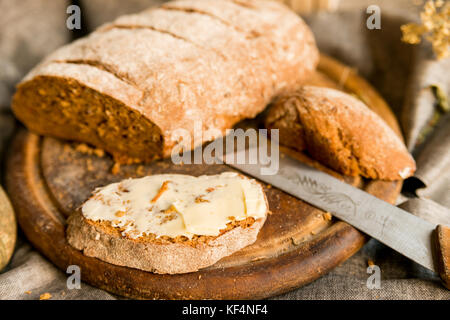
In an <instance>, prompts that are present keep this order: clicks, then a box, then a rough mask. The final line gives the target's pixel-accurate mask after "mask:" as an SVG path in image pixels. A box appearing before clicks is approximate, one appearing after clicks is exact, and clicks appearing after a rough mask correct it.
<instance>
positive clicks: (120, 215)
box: [114, 211, 125, 218]
mask: <svg viewBox="0 0 450 320" xmlns="http://www.w3.org/2000/svg"><path fill="white" fill-rule="evenodd" d="M114 215H115V216H116V217H119V218H120V217H123V216H124V215H125V211H117V212H116V213H115V214H114Z"/></svg>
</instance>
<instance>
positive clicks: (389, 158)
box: [265, 86, 416, 180]
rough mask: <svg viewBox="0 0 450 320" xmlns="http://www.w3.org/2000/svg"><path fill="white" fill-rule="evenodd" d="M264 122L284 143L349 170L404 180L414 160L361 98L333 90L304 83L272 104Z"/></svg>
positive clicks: (412, 171)
mask: <svg viewBox="0 0 450 320" xmlns="http://www.w3.org/2000/svg"><path fill="white" fill-rule="evenodd" d="M265 125H266V127H267V128H269V129H275V128H277V129H279V130H280V143H281V144H284V145H287V146H289V147H292V148H295V149H297V150H299V151H307V152H308V153H310V154H311V155H312V156H313V157H314V158H315V159H317V160H319V161H320V162H322V163H324V164H325V165H327V166H329V167H330V168H332V169H334V170H336V171H338V172H340V173H343V174H345V175H351V176H355V175H361V176H363V177H366V178H371V179H381V180H402V179H406V178H407V177H409V176H411V175H412V174H413V173H414V171H415V169H416V164H415V161H414V159H413V158H412V156H411V155H410V154H409V153H408V151H407V149H406V147H405V145H404V144H403V142H402V141H401V140H400V138H399V137H398V136H397V135H396V134H395V133H394V131H393V130H392V129H391V128H390V127H389V126H388V125H387V124H386V123H385V122H384V121H383V120H382V119H381V118H380V117H379V116H378V115H377V114H375V113H374V112H373V111H372V110H370V109H369V108H368V107H367V106H366V105H365V104H364V103H363V102H361V101H360V100H358V99H356V98H355V97H353V96H351V95H349V94H346V93H344V92H342V91H338V90H335V89H329V88H322V87H315V86H304V87H302V88H301V89H300V90H298V91H296V92H295V93H293V94H289V95H286V96H283V97H281V98H279V99H278V100H277V101H276V102H275V103H273V105H272V106H271V107H270V108H269V110H268V112H267V115H266V118H265Z"/></svg>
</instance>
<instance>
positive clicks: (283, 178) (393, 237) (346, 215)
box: [220, 145, 450, 289]
mask: <svg viewBox="0 0 450 320" xmlns="http://www.w3.org/2000/svg"><path fill="white" fill-rule="evenodd" d="M251 148H258V146H255V145H254V146H250V147H249V148H248V149H241V150H237V151H235V152H234V154H231V153H230V154H227V155H225V156H224V157H221V159H220V161H223V162H224V163H225V164H226V165H228V166H230V167H232V168H235V169H238V170H240V171H242V172H244V173H246V174H248V175H250V176H253V177H255V178H257V179H259V180H261V181H264V182H266V183H268V184H270V185H272V186H274V187H277V188H279V189H281V190H283V191H284V192H286V193H288V194H290V195H292V196H294V197H296V198H298V199H301V200H303V201H305V202H307V203H309V204H311V205H313V206H315V207H317V208H319V209H322V210H324V211H327V212H330V213H331V214H332V215H334V216H335V217H337V218H339V219H341V220H343V221H345V222H347V223H349V224H351V225H352V226H354V227H355V228H357V229H359V230H360V231H362V232H364V233H366V234H368V235H369V236H371V237H373V238H375V239H377V240H379V241H380V242H382V243H384V244H385V245H387V246H388V247H390V248H392V249H394V250H395V251H397V252H399V253H401V254H402V255H404V256H406V257H408V258H409V259H411V260H413V261H415V262H417V263H418V264H420V265H422V266H424V267H425V268H428V269H430V270H432V271H434V272H438V273H439V274H440V276H441V279H442V281H443V283H444V285H445V287H446V288H447V289H450V228H448V227H447V226H444V225H437V224H434V223H431V222H428V221H425V220H423V219H420V218H418V217H416V216H414V215H412V214H410V213H408V212H407V211H405V210H402V209H400V208H398V207H396V206H393V205H391V204H389V203H387V202H385V201H383V200H381V199H378V198H376V197H374V196H372V195H371V194H369V193H367V192H364V191H363V190H361V189H358V188H355V187H353V186H351V185H349V184H347V183H345V182H342V181H340V180H338V179H336V178H334V177H332V176H330V175H328V174H327V173H325V172H322V171H320V170H317V169H315V168H312V167H310V166H308V165H305V164H303V163H301V162H299V161H297V160H295V159H293V158H291V157H289V156H288V155H286V154H281V156H280V157H278V159H276V158H275V159H273V158H272V163H271V166H272V167H273V166H274V165H273V161H278V162H279V163H278V168H279V170H278V173H277V174H274V175H267V174H262V172H263V173H264V172H265V171H264V170H261V169H263V168H264V167H266V166H265V165H263V164H261V163H257V164H249V163H246V164H239V163H236V161H230V160H233V159H246V154H251V153H252V151H253V152H255V151H257V150H251ZM254 154H257V153H254ZM275 167H276V166H275ZM266 172H267V170H266Z"/></svg>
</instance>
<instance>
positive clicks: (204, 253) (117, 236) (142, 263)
mask: <svg viewBox="0 0 450 320" xmlns="http://www.w3.org/2000/svg"><path fill="white" fill-rule="evenodd" d="M264 222H265V218H264V219H262V218H260V219H257V220H254V221H248V223H247V222H245V223H244V224H243V225H241V224H236V225H234V226H233V225H230V226H229V230H222V232H223V233H222V234H221V235H219V236H217V237H202V236H197V237H195V238H194V239H192V240H184V239H169V238H163V239H154V238H152V237H151V236H145V237H141V238H138V239H129V238H126V237H123V236H122V235H121V233H120V230H118V229H116V228H112V227H111V226H108V225H107V224H106V223H98V222H94V221H89V220H87V219H85V218H84V217H83V215H82V214H81V213H80V212H79V211H76V212H75V213H73V214H72V215H71V216H70V217H69V219H68V227H67V240H68V242H69V243H70V244H71V245H72V246H73V247H75V248H76V249H78V250H82V251H83V253H84V254H85V255H87V256H90V257H96V258H98V259H100V260H103V261H106V262H109V263H112V264H116V265H120V266H127V267H131V268H136V269H141V270H145V271H150V272H155V273H169V274H176V273H187V272H194V271H197V270H199V269H201V268H205V267H208V266H210V265H213V264H214V263H216V262H217V261H218V260H220V259H221V258H223V257H225V256H228V255H230V254H232V253H234V252H236V251H238V250H240V249H242V248H243V247H246V246H248V245H250V244H252V243H253V242H255V241H256V237H257V235H258V232H259V230H260V229H261V227H262V226H263V224H264Z"/></svg>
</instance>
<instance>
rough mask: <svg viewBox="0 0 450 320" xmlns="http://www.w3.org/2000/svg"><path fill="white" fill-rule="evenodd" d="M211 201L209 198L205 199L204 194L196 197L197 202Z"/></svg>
mask: <svg viewBox="0 0 450 320" xmlns="http://www.w3.org/2000/svg"><path fill="white" fill-rule="evenodd" d="M202 202H209V200H206V199H203V198H202V196H198V197H197V198H195V203H202Z"/></svg>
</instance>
